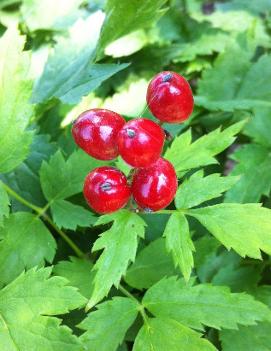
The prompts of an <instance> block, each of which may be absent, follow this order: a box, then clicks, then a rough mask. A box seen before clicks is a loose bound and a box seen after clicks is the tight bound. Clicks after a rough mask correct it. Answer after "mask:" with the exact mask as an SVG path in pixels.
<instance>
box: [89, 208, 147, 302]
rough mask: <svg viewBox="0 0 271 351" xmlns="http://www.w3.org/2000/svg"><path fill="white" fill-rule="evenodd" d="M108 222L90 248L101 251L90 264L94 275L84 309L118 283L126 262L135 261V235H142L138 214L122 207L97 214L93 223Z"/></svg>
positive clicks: (136, 243)
mask: <svg viewBox="0 0 271 351" xmlns="http://www.w3.org/2000/svg"><path fill="white" fill-rule="evenodd" d="M112 221H113V225H112V227H111V228H110V229H109V230H107V231H106V232H104V233H103V234H102V236H101V237H100V238H99V239H98V240H96V242H95V244H94V246H93V248H92V251H97V250H102V249H104V251H103V253H102V254H101V256H100V257H99V258H98V260H97V261H96V263H95V265H94V267H93V270H94V271H95V272H96V274H95V277H94V280H93V285H94V288H93V293H92V296H91V298H90V300H89V302H88V308H91V307H92V306H94V305H95V304H96V303H97V302H99V301H100V300H101V299H102V298H103V297H105V296H106V295H107V294H108V292H109V290H110V288H111V287H112V285H115V286H118V284H119V282H120V280H121V277H122V275H124V274H125V272H126V270H127V267H128V264H129V262H131V261H132V262H133V261H134V260H135V256H136V250H137V245H138V237H140V238H144V233H145V229H144V227H145V222H144V221H143V220H142V219H141V218H140V217H139V216H138V215H136V214H134V213H131V212H129V211H127V210H122V211H119V212H117V213H115V214H112V215H104V216H102V217H100V218H99V219H98V221H97V222H96V225H101V224H107V223H110V222H112Z"/></svg>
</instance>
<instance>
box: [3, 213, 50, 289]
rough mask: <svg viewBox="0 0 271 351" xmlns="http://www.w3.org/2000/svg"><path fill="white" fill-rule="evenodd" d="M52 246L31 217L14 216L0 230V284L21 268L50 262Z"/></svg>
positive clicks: (31, 215) (39, 223)
mask: <svg viewBox="0 0 271 351" xmlns="http://www.w3.org/2000/svg"><path fill="white" fill-rule="evenodd" d="M55 251H56V242H55V239H54V238H53V236H52V235H51V233H50V232H49V230H48V229H47V227H46V226H45V225H44V224H43V222H42V221H41V220H40V219H39V218H38V217H37V216H35V215H33V214H31V213H28V212H16V213H13V214H11V215H10V216H9V218H7V219H5V221H4V226H3V228H1V227H0V270H1V276H0V284H1V285H3V284H7V283H9V282H10V281H11V280H12V279H14V278H15V277H16V276H18V275H19V274H20V273H21V272H22V271H23V270H24V269H25V268H31V267H34V266H36V265H43V264H44V263H45V261H47V262H50V263H51V262H52V261H53V258H54V256H55Z"/></svg>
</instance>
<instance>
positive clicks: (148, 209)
mask: <svg viewBox="0 0 271 351" xmlns="http://www.w3.org/2000/svg"><path fill="white" fill-rule="evenodd" d="M143 210H144V212H145V213H152V212H153V210H151V209H150V208H149V207H145V208H144V209H143Z"/></svg>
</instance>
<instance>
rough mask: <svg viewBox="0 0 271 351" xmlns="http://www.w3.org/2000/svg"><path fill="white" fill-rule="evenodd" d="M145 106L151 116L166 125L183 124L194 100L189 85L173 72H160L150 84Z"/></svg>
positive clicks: (191, 109)
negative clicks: (147, 107)
mask: <svg viewBox="0 0 271 351" xmlns="http://www.w3.org/2000/svg"><path fill="white" fill-rule="evenodd" d="M147 104H148V106H149V109H150V110H151V112H152V114H153V115H154V116H155V117H156V118H158V119H159V120H160V121H163V122H167V123H181V122H184V121H185V120H186V119H188V117H189V116H190V115H191V113H192V112H193V106H194V99H193V94H192V90H191V88H190V85H189V83H188V82H187V81H186V80H185V78H184V77H182V76H181V75H179V74H178V73H175V72H169V71H165V72H161V73H159V74H157V75H156V76H155V77H154V78H153V79H152V80H151V82H150V84H149V86H148V91H147Z"/></svg>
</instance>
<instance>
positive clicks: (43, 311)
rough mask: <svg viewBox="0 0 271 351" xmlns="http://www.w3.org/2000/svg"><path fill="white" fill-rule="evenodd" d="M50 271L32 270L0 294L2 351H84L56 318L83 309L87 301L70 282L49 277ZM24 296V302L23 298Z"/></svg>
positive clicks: (69, 331) (44, 269)
mask: <svg viewBox="0 0 271 351" xmlns="http://www.w3.org/2000/svg"><path fill="white" fill-rule="evenodd" d="M50 272H51V269H50V268H42V269H40V270H35V269H32V270H30V271H28V272H27V273H23V274H21V275H20V276H19V277H18V278H17V279H16V280H14V281H13V282H12V283H11V284H9V285H7V286H6V287H5V288H4V289H3V290H1V292H0V301H1V302H0V315H1V328H0V346H1V349H2V350H6V351H13V350H22V351H26V350H29V349H31V348H32V347H33V345H39V350H41V351H48V349H51V350H55V351H56V350H60V351H64V350H68V351H77V350H78V351H79V350H81V349H82V348H81V346H80V343H79V342H78V341H77V339H76V338H75V337H74V336H73V335H72V334H71V330H70V329H69V328H67V327H66V326H62V325H61V324H60V323H61V320H60V319H58V318H55V317H53V316H54V315H58V314H63V313H67V312H68V311H70V310H73V309H75V308H78V307H80V306H82V305H83V304H84V302H85V299H84V298H83V297H82V296H81V295H80V294H79V293H78V292H77V291H76V290H75V289H74V288H72V287H68V286H65V285H66V283H67V281H66V280H65V279H63V278H60V277H53V278H49V276H50ZM22 296H23V299H22Z"/></svg>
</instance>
